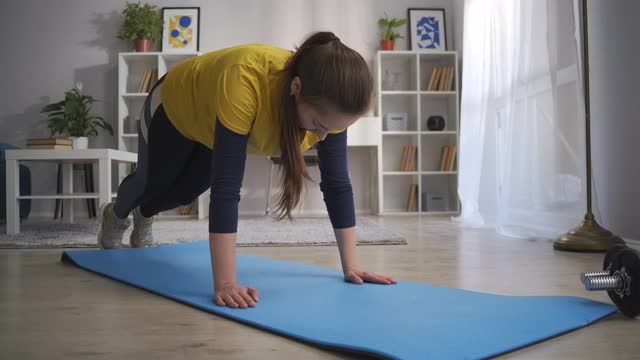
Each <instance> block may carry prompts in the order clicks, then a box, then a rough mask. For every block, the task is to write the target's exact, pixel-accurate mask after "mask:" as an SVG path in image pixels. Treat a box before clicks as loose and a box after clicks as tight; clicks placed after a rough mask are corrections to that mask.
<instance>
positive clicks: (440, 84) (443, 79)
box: [427, 66, 455, 91]
mask: <svg viewBox="0 0 640 360" xmlns="http://www.w3.org/2000/svg"><path fill="white" fill-rule="evenodd" d="M454 78H455V72H454V68H453V66H446V67H445V66H437V67H434V68H433V69H431V76H430V77H429V83H428V84H427V91H452V90H453V80H454Z"/></svg>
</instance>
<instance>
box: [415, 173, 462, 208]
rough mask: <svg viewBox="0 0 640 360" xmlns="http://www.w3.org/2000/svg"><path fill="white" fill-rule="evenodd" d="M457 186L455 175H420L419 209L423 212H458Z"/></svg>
mask: <svg viewBox="0 0 640 360" xmlns="http://www.w3.org/2000/svg"><path fill="white" fill-rule="evenodd" d="M457 188H458V183H457V175H447V176H432V175H422V189H421V190H422V192H421V193H420V197H421V198H420V206H421V211H422V212H424V213H451V212H452V213H458V212H459V200H458V194H457ZM443 200H444V201H443Z"/></svg>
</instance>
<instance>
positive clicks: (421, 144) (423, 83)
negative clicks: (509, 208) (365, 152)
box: [376, 51, 460, 215]
mask: <svg viewBox="0 0 640 360" xmlns="http://www.w3.org/2000/svg"><path fill="white" fill-rule="evenodd" d="M438 66H440V67H442V66H453V67H454V80H453V83H454V85H453V89H454V90H453V91H427V88H428V83H429V79H430V77H431V70H432V69H433V68H434V67H438ZM390 75H391V76H390ZM376 82H377V94H378V104H377V105H378V108H377V112H378V116H380V118H381V119H382V122H381V125H382V126H383V128H382V131H381V135H380V136H381V140H380V147H379V152H378V169H379V170H378V184H379V186H378V205H379V208H378V211H379V213H380V214H381V215H407V214H409V215H410V214H432V215H443V214H449V215H455V214H458V213H459V212H460V200H459V198H458V191H457V188H458V171H457V170H456V169H457V166H458V152H456V156H455V158H456V159H455V163H454V171H439V170H440V168H439V165H440V154H441V149H442V147H443V146H445V145H455V146H456V148H457V149H459V146H458V145H459V139H460V132H459V129H460V120H459V119H460V113H459V108H460V106H459V99H460V94H459V88H460V87H459V80H458V54H457V52H455V51H440V52H429V53H426V52H418V51H378V53H377V56H376ZM387 113H407V115H408V121H407V128H406V131H386V130H385V125H384V117H385V114H387ZM432 115H440V116H442V117H444V119H445V124H446V126H445V128H444V129H443V130H442V131H430V130H428V128H427V118H429V116H432ZM405 145H412V146H416V147H417V156H416V157H417V158H416V160H415V164H416V168H415V170H414V171H401V170H400V164H401V160H402V154H403V147H404V146H405ZM411 184H417V185H418V191H417V192H416V198H415V204H416V210H415V211H408V210H407V202H408V199H409V192H410V187H411ZM427 193H428V194H442V195H445V198H446V199H447V201H448V207H447V208H446V209H444V211H433V210H432V211H429V210H428V209H429V204H426V203H424V201H423V195H426V194H427Z"/></svg>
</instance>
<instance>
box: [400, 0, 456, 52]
mask: <svg viewBox="0 0 640 360" xmlns="http://www.w3.org/2000/svg"><path fill="white" fill-rule="evenodd" d="M407 19H408V21H407V26H408V27H409V29H408V34H409V50H416V51H422V52H435V51H446V50H447V26H446V17H445V12H444V9H442V8H409V9H408V10H407Z"/></svg>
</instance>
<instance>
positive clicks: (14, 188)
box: [5, 149, 138, 234]
mask: <svg viewBox="0 0 640 360" xmlns="http://www.w3.org/2000/svg"><path fill="white" fill-rule="evenodd" d="M5 157H6V164H7V234H17V233H19V232H20V201H19V200H20V199H63V200H64V201H66V202H67V206H65V207H64V209H65V214H64V216H65V218H66V219H67V221H69V222H73V204H72V201H73V199H92V198H93V199H98V203H99V204H100V205H101V204H103V203H106V202H109V201H111V199H112V198H113V197H115V196H116V194H112V193H111V162H112V161H116V162H127V163H136V162H137V161H138V155H137V154H136V153H131V152H126V151H119V150H113V149H83V150H57V149H56V150H53V149H25V150H7V151H6V156H5ZM20 161H53V162H56V163H62V171H63V180H62V182H63V187H62V188H63V193H62V194H55V195H29V196H20V189H19V186H20V181H19V178H18V174H19V171H18V163H19V162H20ZM94 162H97V163H98V193H75V194H74V193H73V168H72V166H73V164H78V163H80V164H83V163H85V164H86V163H94Z"/></svg>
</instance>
